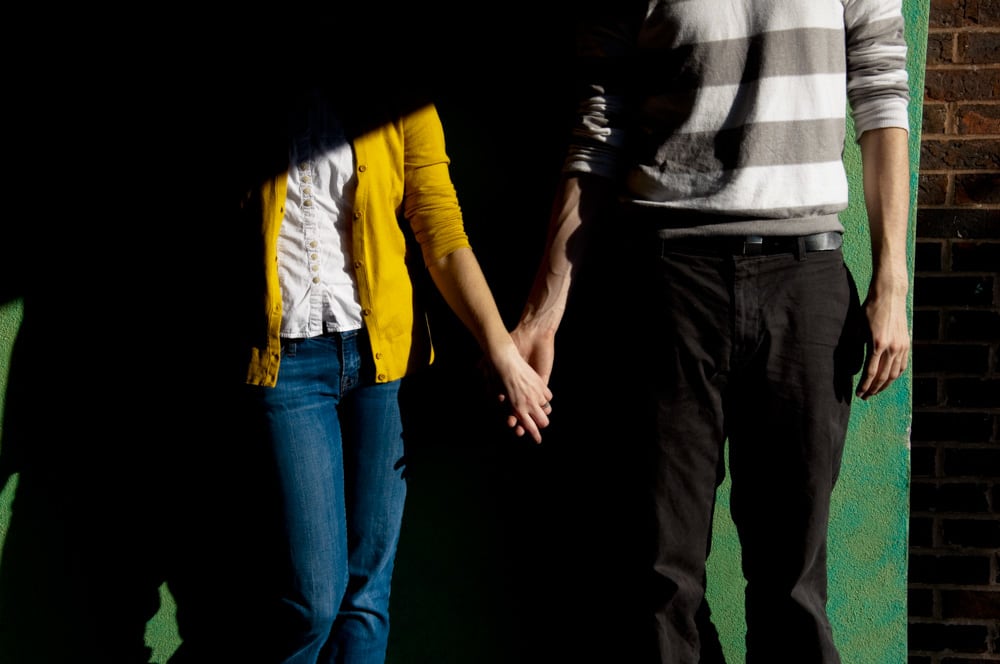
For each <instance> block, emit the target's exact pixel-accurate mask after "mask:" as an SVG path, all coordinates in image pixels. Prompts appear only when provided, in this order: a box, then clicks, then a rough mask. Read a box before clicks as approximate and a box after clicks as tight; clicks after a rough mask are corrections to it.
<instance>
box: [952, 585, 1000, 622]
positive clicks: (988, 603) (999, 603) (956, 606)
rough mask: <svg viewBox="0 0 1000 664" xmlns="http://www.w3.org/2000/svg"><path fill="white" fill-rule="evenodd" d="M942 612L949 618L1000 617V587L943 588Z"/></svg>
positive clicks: (981, 618)
mask: <svg viewBox="0 0 1000 664" xmlns="http://www.w3.org/2000/svg"><path fill="white" fill-rule="evenodd" d="M941 614H942V617H943V618H945V619H947V618H975V619H979V620H986V619H998V618H1000V589H997V590H996V591H993V592H989V591H975V590H943V591H941Z"/></svg>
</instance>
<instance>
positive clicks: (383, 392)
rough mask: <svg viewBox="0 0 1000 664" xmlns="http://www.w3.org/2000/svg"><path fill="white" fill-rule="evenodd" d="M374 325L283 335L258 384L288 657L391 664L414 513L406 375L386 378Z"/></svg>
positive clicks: (294, 661)
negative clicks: (392, 627) (402, 564)
mask: <svg viewBox="0 0 1000 664" xmlns="http://www.w3.org/2000/svg"><path fill="white" fill-rule="evenodd" d="M370 358H371V350H370V348H369V346H368V337H367V334H366V333H365V332H364V331H363V330H362V331H353V332H344V333H331V334H326V335H323V336H320V337H313V338H309V339H292V340H285V341H284V342H283V343H282V361H281V370H280V373H279V377H278V384H277V386H276V387H274V388H257V389H258V397H259V404H260V405H261V407H262V411H263V415H264V421H265V422H266V429H267V433H268V434H269V438H270V443H271V446H272V451H273V461H274V464H275V468H276V471H277V484H278V493H279V496H278V499H279V500H280V501H281V505H282V509H281V517H282V519H281V521H282V523H283V529H282V530H283V532H282V533H281V536H282V537H283V538H284V540H285V543H286V546H285V547H283V549H284V551H283V556H284V560H283V565H285V566H286V568H285V569H284V570H283V575H282V576H281V579H280V590H279V595H280V597H279V599H278V605H277V612H278V620H277V622H276V625H277V626H280V628H281V629H282V630H283V631H284V632H285V633H284V634H282V635H280V637H279V642H280V644H281V648H282V653H281V655H280V656H279V659H278V661H281V662H284V663H287V664H298V663H306V662H309V663H313V662H331V663H332V662H337V663H338V664H383V662H384V661H385V655H386V646H387V642H388V633H389V590H390V581H391V577H392V571H393V563H394V558H395V554H396V546H397V543H398V540H399V532H400V526H401V522H402V516H403V503H404V500H405V496H406V484H405V482H404V480H403V476H402V474H403V438H402V420H401V416H400V409H399V400H398V393H399V381H395V382H391V383H382V384H376V383H375V382H374V368H373V366H372V363H371V359H370Z"/></svg>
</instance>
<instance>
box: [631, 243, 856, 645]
mask: <svg viewBox="0 0 1000 664" xmlns="http://www.w3.org/2000/svg"><path fill="white" fill-rule="evenodd" d="M655 262H656V265H655V267H653V269H654V270H655V272H656V274H655V276H653V275H651V276H653V283H654V284H655V286H654V287H653V288H651V289H649V290H648V291H647V292H646V297H648V298H649V299H648V301H647V302H646V307H647V310H648V311H649V312H652V313H651V317H652V320H651V326H650V328H649V330H650V332H651V333H652V337H651V343H652V344H653V345H652V348H654V352H655V354H656V357H657V360H656V364H655V366H654V368H653V371H652V372H651V376H652V377H653V378H652V380H653V381H654V383H655V384H654V390H653V394H654V398H655V408H656V416H655V417H656V419H655V421H656V431H655V434H654V435H655V440H656V443H655V445H654V449H653V458H652V460H651V461H652V463H651V465H650V467H651V468H652V475H653V476H652V494H653V495H652V498H653V504H654V505H655V519H656V533H657V538H656V549H655V561H654V564H653V572H654V575H653V577H654V578H653V583H652V584H651V587H652V588H653V591H654V595H655V597H654V607H655V608H654V613H655V630H656V634H657V641H658V644H659V645H658V650H659V653H660V654H659V657H658V659H657V661H658V662H663V663H667V662H670V663H672V664H681V663H689V664H694V663H695V662H701V663H702V664H705V663H706V662H716V661H721V650H720V649H719V647H718V644H717V638H718V637H717V635H716V634H715V632H714V629H712V627H711V625H710V623H709V622H708V611H707V608H708V607H707V606H706V605H705V603H704V590H705V583H706V579H705V560H706V558H707V556H708V554H709V547H710V543H711V538H712V514H713V510H714V507H715V498H716V490H717V488H718V486H719V484H720V483H721V482H722V479H723V478H724V476H725V472H726V468H725V465H724V445H725V443H726V441H727V440H728V441H729V472H730V473H731V479H732V492H731V512H732V516H733V519H734V522H735V523H736V526H737V531H738V533H739V537H740V543H741V546H742V564H743V574H744V576H745V578H746V581H747V586H746V624H747V635H746V645H747V662H748V663H751V664H756V663H758V662H775V661H789V662H792V661H794V662H809V663H810V664H836V663H838V662H839V661H840V659H839V656H838V654H837V649H836V647H835V645H834V641H833V638H832V634H831V628H830V624H829V620H828V618H827V614H826V600H827V568H826V553H827V539H826V538H827V525H828V519H829V510H830V497H831V493H832V491H833V487H834V484H835V482H836V480H837V475H838V472H839V469H840V463H841V456H842V452H843V447H844V440H845V436H846V429H847V423H848V418H849V413H850V403H851V399H852V396H853V393H852V382H853V375H854V374H855V373H856V372H857V371H858V370H859V369H860V360H861V355H862V352H863V343H862V338H861V337H860V335H859V334H858V330H859V329H861V328H860V327H859V326H858V325H857V322H858V320H859V318H858V316H859V315H860V303H859V301H858V297H857V293H856V290H855V287H854V282H853V279H852V277H851V275H850V273H849V271H848V270H847V267H846V266H845V265H844V262H843V256H842V253H841V251H840V250H835V251H821V252H809V253H806V252H802V253H800V254H799V255H798V256H797V255H795V254H794V253H786V254H776V255H765V256H755V257H744V256H733V255H727V254H726V253H725V252H724V251H719V252H716V253H713V252H711V251H706V252H704V253H703V254H699V253H697V252H694V251H690V250H686V249H685V248H684V247H683V246H679V247H678V246H671V245H670V243H669V242H668V243H665V245H664V248H663V251H662V253H661V256H660V257H659V260H658V261H655ZM651 267H652V266H651ZM709 653H714V654H709Z"/></svg>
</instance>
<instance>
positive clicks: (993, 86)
mask: <svg viewBox="0 0 1000 664" xmlns="http://www.w3.org/2000/svg"><path fill="white" fill-rule="evenodd" d="M924 94H925V96H926V97H927V98H928V99H931V100H936V101H975V100H984V101H985V100H987V99H998V98H1000V76H998V75H997V70H996V69H986V68H973V67H969V68H964V67H958V68H948V69H928V70H927V72H926V74H925V76H924Z"/></svg>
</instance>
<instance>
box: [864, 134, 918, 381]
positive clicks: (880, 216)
mask: <svg viewBox="0 0 1000 664" xmlns="http://www.w3.org/2000/svg"><path fill="white" fill-rule="evenodd" d="M907 140H908V133H907V131H906V130H905V129H902V128H899V127H887V128H882V129H872V130H869V131H866V132H865V133H864V134H862V135H861V138H860V140H859V143H860V146H861V163H862V170H863V185H864V195H865V206H866V208H867V211H868V224H869V227H870V230H871V243H872V247H871V249H872V281H871V284H870V285H869V289H868V297H867V298H866V300H865V305H864V308H865V315H866V316H867V318H868V325H869V329H870V332H871V339H870V340H869V348H868V354H867V357H866V360H865V368H864V372H863V373H862V376H861V381H860V382H859V383H858V387H857V395H858V396H859V397H860V398H862V399H868V398H869V397H871V396H874V395H876V394H878V393H879V392H882V391H883V390H885V389H886V388H887V387H889V385H890V384H891V383H892V382H893V381H894V380H896V379H897V378H899V376H900V375H902V373H903V372H904V371H906V367H907V365H908V363H909V355H910V333H909V329H908V326H907V314H906V304H907V293H908V291H909V283H910V277H909V273H908V271H907V264H906V243H907V225H908V223H909V216H910V215H909V209H910V166H909V153H908V149H907Z"/></svg>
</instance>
